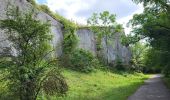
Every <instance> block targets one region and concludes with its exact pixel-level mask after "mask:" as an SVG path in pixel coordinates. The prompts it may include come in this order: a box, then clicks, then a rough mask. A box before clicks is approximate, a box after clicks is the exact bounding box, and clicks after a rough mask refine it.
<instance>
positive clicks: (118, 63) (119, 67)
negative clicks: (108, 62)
mask: <svg viewBox="0 0 170 100" xmlns="http://www.w3.org/2000/svg"><path fill="white" fill-rule="evenodd" d="M115 68H116V69H117V70H118V71H125V70H126V69H125V66H124V65H123V63H122V60H121V59H116V61H115Z"/></svg>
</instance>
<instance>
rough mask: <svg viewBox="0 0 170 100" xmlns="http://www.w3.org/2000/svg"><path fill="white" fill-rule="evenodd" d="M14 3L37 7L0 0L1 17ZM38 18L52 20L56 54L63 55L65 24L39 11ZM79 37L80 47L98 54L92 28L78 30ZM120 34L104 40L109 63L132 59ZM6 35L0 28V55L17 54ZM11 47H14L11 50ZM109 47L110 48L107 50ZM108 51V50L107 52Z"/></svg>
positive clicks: (25, 8)
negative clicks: (63, 28) (106, 40)
mask: <svg viewBox="0 0 170 100" xmlns="http://www.w3.org/2000/svg"><path fill="white" fill-rule="evenodd" d="M9 3H10V4H12V5H14V6H16V7H18V8H19V9H20V11H28V10H31V9H35V8H34V7H33V6H32V5H31V4H30V3H29V2H27V1H26V0H0V19H5V18H6V8H7V5H8V4H9ZM36 19H38V20H40V21H43V22H47V21H50V23H51V33H52V34H53V36H54V38H53V40H52V41H51V44H52V46H53V48H54V49H55V50H56V51H55V56H60V55H62V42H63V32H62V27H63V25H62V24H61V23H59V21H57V20H55V19H54V18H52V17H51V16H49V15H48V14H46V13H44V12H42V11H38V13H37V15H36ZM75 34H77V36H78V37H79V43H78V47H79V48H83V49H85V50H89V51H91V52H92V53H93V54H94V55H96V42H95V35H94V34H93V33H92V31H91V30H89V29H86V28H84V29H83V28H82V29H79V30H77V32H76V33H75ZM119 38H120V36H119V34H118V33H116V34H115V36H114V38H113V40H112V41H111V43H110V44H109V45H106V43H105V41H104V40H103V42H102V45H103V54H104V56H103V58H105V59H108V61H109V63H114V62H115V60H116V59H117V58H120V59H122V61H123V62H124V63H125V64H128V62H129V61H130V59H131V52H130V50H129V48H128V47H125V46H123V45H122V44H121V43H120V39H119ZM5 39H6V36H5V34H4V32H3V31H2V30H0V48H4V49H0V55H2V54H6V55H8V54H15V53H16V52H17V51H15V49H13V48H12V47H11V45H10V44H11V43H10V42H9V41H8V40H5ZM9 49H12V51H10V50H9ZM106 49H108V50H106ZM106 51H107V52H106Z"/></svg>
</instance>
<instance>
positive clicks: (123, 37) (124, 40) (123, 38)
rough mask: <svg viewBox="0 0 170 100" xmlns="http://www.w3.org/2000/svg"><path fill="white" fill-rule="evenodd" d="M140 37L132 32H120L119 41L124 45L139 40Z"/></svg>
mask: <svg viewBox="0 0 170 100" xmlns="http://www.w3.org/2000/svg"><path fill="white" fill-rule="evenodd" d="M139 40H140V37H138V36H137V35H132V34H128V35H125V34H122V35H121V43H122V44H123V45H125V46H129V45H131V44H132V45H133V44H135V43H137V42H139Z"/></svg>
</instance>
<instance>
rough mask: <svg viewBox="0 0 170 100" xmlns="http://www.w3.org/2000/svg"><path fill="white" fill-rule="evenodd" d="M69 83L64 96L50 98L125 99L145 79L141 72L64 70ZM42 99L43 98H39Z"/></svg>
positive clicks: (145, 76) (146, 76) (84, 99)
mask: <svg viewBox="0 0 170 100" xmlns="http://www.w3.org/2000/svg"><path fill="white" fill-rule="evenodd" d="M64 75H65V77H66V79H67V82H68V84H69V91H68V94H67V96H66V97H64V98H57V97H50V98H48V99H51V100H56V99H57V100H58V99H59V100H125V99H126V98H127V97H128V96H129V95H131V94H132V93H133V92H135V90H136V89H137V88H138V87H139V86H140V85H141V84H142V83H143V81H144V80H145V79H147V78H148V77H149V76H148V75H143V74H124V75H120V74H113V73H110V72H104V71H96V72H95V73H90V74H83V73H79V72H74V71H69V70H65V71H64ZM41 99H44V98H41Z"/></svg>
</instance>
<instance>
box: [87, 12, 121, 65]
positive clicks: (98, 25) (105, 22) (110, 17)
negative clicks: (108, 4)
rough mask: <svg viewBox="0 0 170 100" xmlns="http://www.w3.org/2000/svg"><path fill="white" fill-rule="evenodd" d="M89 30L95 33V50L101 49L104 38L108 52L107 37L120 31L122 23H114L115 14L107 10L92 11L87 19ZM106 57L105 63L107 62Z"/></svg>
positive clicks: (111, 36) (109, 37)
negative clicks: (100, 11)
mask: <svg viewBox="0 0 170 100" xmlns="http://www.w3.org/2000/svg"><path fill="white" fill-rule="evenodd" d="M87 23H88V25H89V26H90V28H91V30H92V31H93V32H94V33H95V34H96V40H97V51H100V49H102V44H101V43H102V39H105V42H106V46H107V48H106V49H107V54H108V52H109V51H108V45H109V39H111V38H113V35H114V33H116V32H122V31H123V28H122V25H120V24H117V23H116V15H114V14H110V13H109V12H108V11H104V12H102V13H99V14H98V13H93V15H92V16H91V17H90V18H89V19H88V20H87ZM99 54H100V53H99ZM108 62H109V61H108V57H107V59H106V63H107V64H108Z"/></svg>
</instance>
